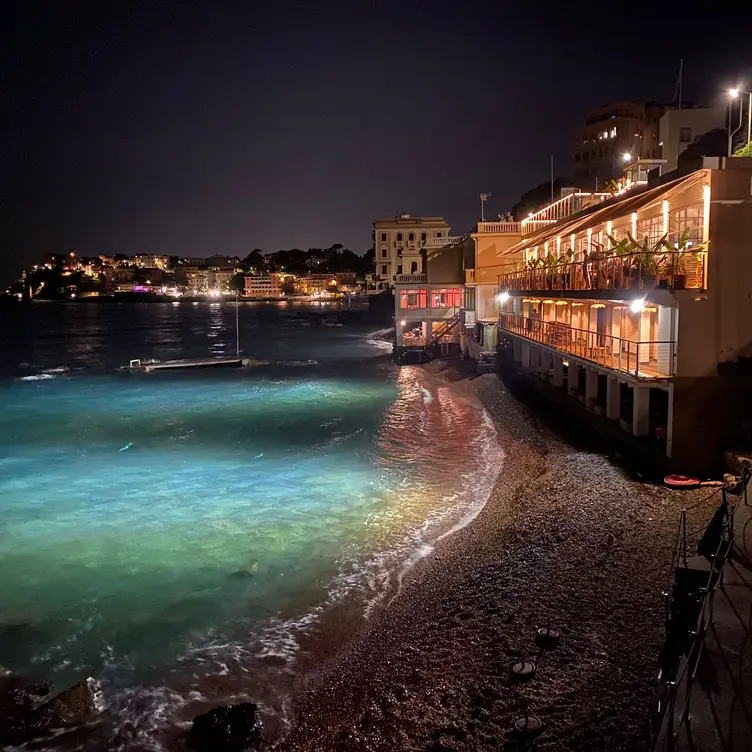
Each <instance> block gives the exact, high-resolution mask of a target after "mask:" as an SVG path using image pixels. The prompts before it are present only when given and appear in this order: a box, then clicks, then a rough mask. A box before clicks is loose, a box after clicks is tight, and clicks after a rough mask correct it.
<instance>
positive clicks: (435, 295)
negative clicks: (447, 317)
mask: <svg viewBox="0 0 752 752" xmlns="http://www.w3.org/2000/svg"><path fill="white" fill-rule="evenodd" d="M461 305H462V290H461V289H458V288H449V289H442V290H433V291H432V292H431V308H459V307H460V306H461Z"/></svg>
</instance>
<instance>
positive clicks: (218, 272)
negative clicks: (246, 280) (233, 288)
mask: <svg viewBox="0 0 752 752" xmlns="http://www.w3.org/2000/svg"><path fill="white" fill-rule="evenodd" d="M208 271H209V274H208V280H207V282H208V285H209V289H210V290H215V291H216V292H219V293H227V292H230V280H232V278H233V277H234V276H235V269H234V268H230V269H226V268H225V269H222V268H211V267H210V268H209V270H208Z"/></svg>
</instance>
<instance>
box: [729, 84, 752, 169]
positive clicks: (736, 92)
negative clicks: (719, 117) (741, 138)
mask: <svg viewBox="0 0 752 752" xmlns="http://www.w3.org/2000/svg"><path fill="white" fill-rule="evenodd" d="M741 94H745V95H746V96H748V97H749V100H748V105H747V143H749V142H750V141H752V92H749V91H743V90H742V89H740V88H739V87H738V86H735V87H734V88H733V89H729V90H728V95H729V111H728V155H727V156H729V157H730V156H731V154H732V152H733V141H734V136H735V135H736V134H737V133H738V132H739V131H740V130H741V127H742V122H743V119H744V115H743V112H744V106H743V104H742V103H741V101H740V102H739V125H738V127H737V128H736V129H735V130H734V131H732V130H731V111H732V109H733V107H734V100H735V99H739V96H740V95H741Z"/></svg>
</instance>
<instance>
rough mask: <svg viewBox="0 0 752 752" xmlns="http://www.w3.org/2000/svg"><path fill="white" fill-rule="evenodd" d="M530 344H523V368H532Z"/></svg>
mask: <svg viewBox="0 0 752 752" xmlns="http://www.w3.org/2000/svg"><path fill="white" fill-rule="evenodd" d="M530 350H531V347H530V343H529V342H523V343H522V359H521V361H520V363H521V365H522V367H523V368H530Z"/></svg>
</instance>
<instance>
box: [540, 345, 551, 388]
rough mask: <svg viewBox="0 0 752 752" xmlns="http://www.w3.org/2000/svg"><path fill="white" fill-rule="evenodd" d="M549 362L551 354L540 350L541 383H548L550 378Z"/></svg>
mask: <svg viewBox="0 0 752 752" xmlns="http://www.w3.org/2000/svg"><path fill="white" fill-rule="evenodd" d="M551 360H552V355H551V353H550V352H549V351H548V350H544V349H543V348H540V377H541V379H543V381H548V379H549V378H551Z"/></svg>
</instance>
